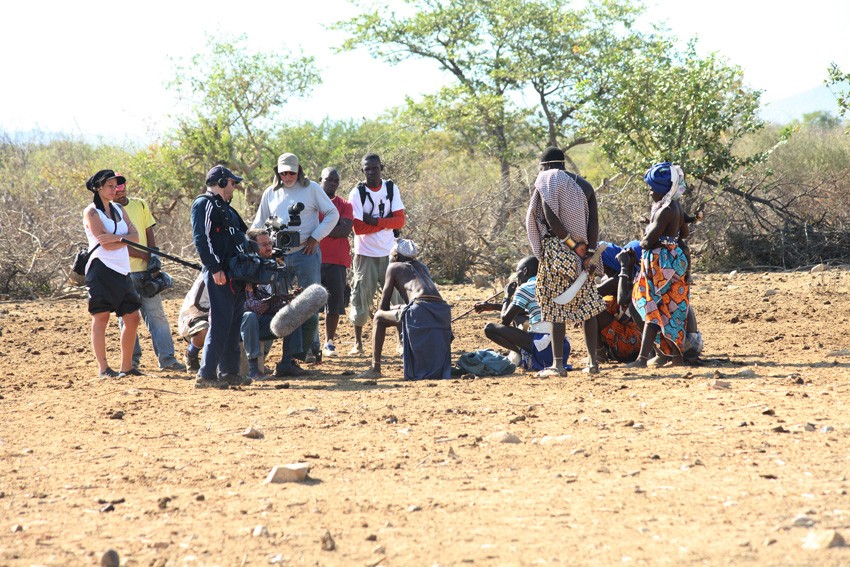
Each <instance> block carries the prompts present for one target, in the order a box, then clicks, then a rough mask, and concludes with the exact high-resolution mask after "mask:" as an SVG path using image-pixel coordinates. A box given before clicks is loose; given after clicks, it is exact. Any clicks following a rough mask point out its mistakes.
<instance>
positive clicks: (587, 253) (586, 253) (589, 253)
mask: <svg viewBox="0 0 850 567" xmlns="http://www.w3.org/2000/svg"><path fill="white" fill-rule="evenodd" d="M595 253H596V248H588V249H587V251H586V252H585V253H584V255H585V256H593V255H594V254H595Z"/></svg>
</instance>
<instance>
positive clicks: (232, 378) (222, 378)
mask: <svg viewBox="0 0 850 567" xmlns="http://www.w3.org/2000/svg"><path fill="white" fill-rule="evenodd" d="M218 380H219V382H224V383H225V384H229V385H230V386H250V385H251V382H253V380H251V378H250V377H248V376H241V375H239V374H230V373H229V372H224V373H222V374H220V375H219V376H218Z"/></svg>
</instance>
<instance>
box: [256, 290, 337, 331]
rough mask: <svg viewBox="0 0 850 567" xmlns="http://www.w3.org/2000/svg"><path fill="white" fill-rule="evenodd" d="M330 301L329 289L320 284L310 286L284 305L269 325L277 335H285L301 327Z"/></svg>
mask: <svg viewBox="0 0 850 567" xmlns="http://www.w3.org/2000/svg"><path fill="white" fill-rule="evenodd" d="M327 302H328V290H326V289H325V288H323V287H322V286H321V285H319V284H313V285H311V286H308V287H307V288H306V289H305V290H304V291H302V292H301V293H299V294H298V295H296V296H295V299H293V300H292V301H290V302H289V303H287V304H286V305H284V306H283V308H282V309H281V310H280V311H278V312H277V313H276V314H275V316H274V317H272V322H271V324H270V325H269V326H270V327H271V330H272V333H274V334H275V336H276V337H285V336H287V335H290V334H292V331H294V330H295V329H297V328H298V327H300V326H301V325H302V324H303V323H304V321H306V320H307V319H309V318H310V317H311V316H313V315H314V314H316V313H318V312H319V309H321V308H322V307H324V306H325V304H327Z"/></svg>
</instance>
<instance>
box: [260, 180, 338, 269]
mask: <svg viewBox="0 0 850 567" xmlns="http://www.w3.org/2000/svg"><path fill="white" fill-rule="evenodd" d="M295 203H304V210H303V211H301V226H298V227H291V228H290V229H289V230H298V233H299V234H300V235H301V246H299V247H298V248H293V249H292V250H290V253H291V252H295V251H297V250H301V248H303V247H304V242H306V241H307V239H308V238H309V237H311V236H312V237H313V238H315V239H316V241H321V240H322V239H323V238H324V237H326V236H327V235H328V234H330V232H331V230H333V228H334V227H335V226H336V223H337V221H338V220H339V211H338V210H337V209H336V207H335V206H334V204H333V202H331V200H330V198H329V197H328V196H327V194H326V193H325V191H324V189H322V187H321V186H320V185H319V184H318V183H316V182H315V181H310V183H309V184H308V185H307V186H306V187H304V186H303V185H301V184H300V183H296V184H295V186H293V187H290V188H287V187H283V186H282V185H281V187H279V188H277V189H275V186H274V185H272V186H270V187H269V188H268V189H266V190H265V191H264V192H263V197H262V199H261V200H260V208H259V209H257V215H256V216H255V217H254V222H253V224H252V225H251V226H253V227H254V228H263V225H264V224H265V222H266V220H268V218H269V217H270V216H272V215H275V216H277V217H279V218H280V222H281V223H289V207H290V205H294V204H295ZM319 212H321V213H322V214H323V215H324V218H323V219H322V221H321V222H319Z"/></svg>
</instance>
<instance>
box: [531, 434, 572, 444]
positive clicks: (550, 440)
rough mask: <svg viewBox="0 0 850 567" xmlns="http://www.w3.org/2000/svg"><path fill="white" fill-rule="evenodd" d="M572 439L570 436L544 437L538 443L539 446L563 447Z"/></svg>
mask: <svg viewBox="0 0 850 567" xmlns="http://www.w3.org/2000/svg"><path fill="white" fill-rule="evenodd" d="M572 439H573V436H572V435H557V436H553V435H544V436H543V437H542V438H541V439H540V441H539V443H540V445H563V444H565V443H569V442H570V441H572Z"/></svg>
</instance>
